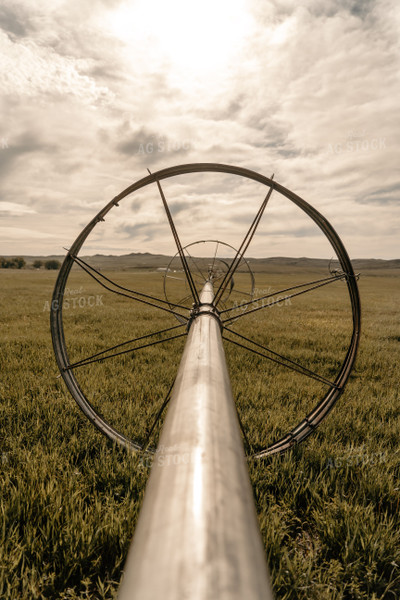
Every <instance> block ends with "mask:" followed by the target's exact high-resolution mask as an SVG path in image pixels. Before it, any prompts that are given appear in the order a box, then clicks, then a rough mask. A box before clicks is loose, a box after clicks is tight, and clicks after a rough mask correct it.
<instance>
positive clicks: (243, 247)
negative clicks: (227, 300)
mask: <svg viewBox="0 0 400 600" xmlns="http://www.w3.org/2000/svg"><path fill="white" fill-rule="evenodd" d="M273 177H274V176H273V175H272V177H271V179H273ZM273 189H274V188H273V186H271V187H270V189H269V190H268V193H267V195H266V196H265V198H264V200H263V202H262V204H261V206H260V208H259V209H258V211H257V214H256V216H255V217H254V220H253V222H252V224H251V225H250V228H249V230H248V232H247V233H246V235H245V237H244V240H243V242H242V243H241V245H240V248H239V250H238V251H237V253H236V256H235V258H234V259H233V261H232V262H231V264H230V266H229V269H228V271H227V273H226V274H225V277H224V279H223V280H222V283H221V284H220V286H219V288H218V290H217V292H216V294H215V298H214V302H215V306H217V305H218V302H219V301H220V299H221V296H222V294H223V293H224V291H225V289H226V287H227V285H228V284H229V282H230V280H231V279H232V277H233V276H234V274H235V271H236V269H237V268H238V266H239V264H240V261H241V260H242V258H243V256H244V254H245V252H246V250H247V248H248V247H249V245H250V242H251V240H252V239H253V237H254V234H255V232H256V231H257V228H258V225H259V224H260V221H261V217H262V216H263V214H264V211H265V207H266V206H267V204H268V200H269V199H270V197H271V194H272V191H273Z"/></svg>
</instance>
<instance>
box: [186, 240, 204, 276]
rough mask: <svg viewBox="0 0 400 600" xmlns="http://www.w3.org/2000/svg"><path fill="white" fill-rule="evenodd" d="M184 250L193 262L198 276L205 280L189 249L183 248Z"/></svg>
mask: <svg viewBox="0 0 400 600" xmlns="http://www.w3.org/2000/svg"><path fill="white" fill-rule="evenodd" d="M185 251H186V253H187V255H188V256H189V258H190V260H191V261H192V263H193V264H194V266H195V267H196V269H197V270H198V272H199V274H200V277H201V278H202V280H203V281H204V282H206V281H207V279H206V277H204V275H203V272H202V271H201V269H200V267H199V265H198V264H197V262H196V261H195V260H194V258H193V256H192V255H191V254H190V253H189V250H188V249H187V248H185Z"/></svg>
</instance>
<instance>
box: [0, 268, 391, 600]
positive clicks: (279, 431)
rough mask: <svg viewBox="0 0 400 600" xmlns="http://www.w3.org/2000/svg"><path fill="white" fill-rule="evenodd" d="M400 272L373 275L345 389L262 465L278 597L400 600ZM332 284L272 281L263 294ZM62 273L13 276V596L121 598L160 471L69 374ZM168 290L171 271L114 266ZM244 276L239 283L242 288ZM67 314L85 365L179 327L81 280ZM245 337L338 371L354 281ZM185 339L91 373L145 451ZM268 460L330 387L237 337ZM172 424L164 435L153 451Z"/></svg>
mask: <svg viewBox="0 0 400 600" xmlns="http://www.w3.org/2000/svg"><path fill="white" fill-rule="evenodd" d="M396 273H398V272H397V271H396V270H390V271H389V270H388V271H379V272H378V271H376V272H374V271H370V272H366V273H363V274H362V276H361V278H360V282H359V287H360V293H361V301H362V311H363V313H362V317H363V325H362V339H361V346H360V351H359V355H358V358H357V362H356V366H355V369H354V370H353V373H352V376H351V378H350V381H349V383H348V385H347V388H346V390H345V393H344V395H343V396H342V397H341V399H340V400H339V402H338V404H337V406H336V407H335V409H334V410H333V412H332V413H331V414H330V415H329V416H328V417H327V419H326V421H325V422H324V423H323V425H322V426H321V427H320V428H319V430H318V431H317V432H316V433H315V434H314V435H313V436H311V437H309V438H308V439H307V440H306V441H305V442H304V443H303V444H301V445H300V446H298V447H296V448H295V449H293V450H292V451H290V453H288V454H286V455H284V456H281V457H279V456H278V457H274V458H271V459H267V460H263V461H254V460H251V459H249V471H250V477H251V482H252V485H253V490H254V497H255V502H256V507H257V512H258V517H259V523H260V528H261V532H262V536H263V540H264V543H265V549H266V556H267V560H268V563H269V567H270V572H271V576H272V583H273V588H274V593H275V597H276V598H277V600H289V599H290V600H295V599H304V600H305V599H307V600H309V599H315V600H325V599H326V600H328V599H334V600H341V599H346V600H347V599H349V600H350V599H351V600H353V599H354V600H356V599H357V600H358V599H365V600H378V599H388V600H389V599H390V600H391V599H393V600H396V599H397V598H399V597H400V518H399V500H400V481H399V457H400V452H399V425H400V418H399V417H400V409H399V391H398V389H399V369H398V362H399V361H398V359H399V345H400V320H399V313H398V297H399V288H400V277H399V274H396ZM324 275H326V273H325V272H323V273H322V275H321V271H319V272H317V271H314V272H312V271H311V270H310V272H306V271H305V270H304V269H303V270H299V271H298V272H296V271H293V270H292V271H291V272H290V273H289V272H285V270H282V272H279V270H275V271H274V272H271V273H257V279H256V286H257V293H258V295H262V293H264V292H263V290H269V291H271V290H272V292H274V291H277V292H278V291H279V290H281V289H283V288H284V287H285V286H287V285H293V284H295V283H298V282H301V281H307V280H312V279H315V278H317V277H318V276H324ZM55 277H56V273H54V272H45V271H30V270H21V271H14V270H13V271H9V270H7V271H6V270H2V271H0V289H1V312H0V319H1V332H2V336H1V349H0V352H1V354H0V364H1V383H0V419H1V426H0V431H1V446H0V469H1V477H0V486H1V497H0V506H1V517H2V518H1V527H2V528H1V545H0V597H1V598H5V599H15V600H31V599H40V600H41V599H54V600H58V599H60V600H61V599H65V600H66V599H70V600H78V599H81V600H83V599H89V598H90V599H99V600H100V599H111V598H115V597H116V591H117V589H118V584H119V580H120V577H121V572H122V568H123V564H124V560H125V557H126V554H127V551H128V548H129V545H130V541H131V538H132V535H133V531H134V528H135V523H136V520H137V517H138V513H139V510H140V503H141V500H142V497H143V493H144V489H145V484H146V480H147V477H148V474H149V468H148V467H147V466H146V464H144V462H143V460H142V458H141V456H139V455H137V454H131V453H128V452H126V451H124V450H122V449H119V448H118V447H116V446H115V445H113V444H112V443H111V442H109V441H108V440H106V439H105V438H104V437H103V436H102V435H101V434H100V433H99V432H98V431H97V430H96V429H95V428H94V427H93V426H92V425H91V424H90V423H89V422H88V421H87V420H86V419H85V417H84V416H83V414H82V413H81V411H80V410H79V409H78V407H77V406H76V404H75V402H74V401H73V399H72V398H71V396H70V395H69V393H68V391H67V390H66V388H65V385H64V382H63V381H62V379H60V378H57V375H58V371H57V366H56V363H55V359H54V355H53V350H52V345H51V337H50V330H49V308H50V301H51V294H52V289H53V287H54V282H55ZM112 277H113V279H117V280H118V281H119V282H121V283H123V284H125V285H128V286H129V285H130V286H133V287H135V289H142V290H147V291H148V292H149V293H154V294H157V295H159V296H162V281H161V275H160V274H159V273H150V272H141V273H135V272H123V273H122V272H121V273H115V272H113V273H112ZM240 283H241V282H240V276H238V280H237V285H238V286H240ZM66 299H68V307H66V308H65V310H64V314H65V329H66V340H67V344H68V348H69V351H70V358H71V359H72V360H79V359H81V358H82V357H85V356H89V355H91V354H94V353H95V352H97V351H100V350H101V349H103V348H104V347H106V346H111V345H113V344H117V343H120V342H122V341H124V340H126V339H129V338H133V337H137V336H139V335H145V334H146V333H148V332H151V331H154V330H156V329H160V328H161V327H168V326H172V325H174V324H176V321H175V320H174V317H173V316H169V315H164V313H161V312H156V311H155V310H154V309H152V308H149V307H144V306H142V305H136V304H135V303H132V302H130V301H129V300H127V299H125V298H121V297H115V296H114V295H113V294H111V293H110V292H106V291H105V290H103V289H102V288H100V287H99V286H98V284H97V283H96V282H94V281H92V280H90V279H89V278H88V277H87V276H86V275H85V274H84V273H82V272H81V271H79V270H74V271H73V272H72V274H71V280H70V282H69V289H68V294H67V296H66ZM232 327H233V328H234V329H235V330H236V331H238V332H240V333H242V334H243V335H247V336H249V337H252V338H253V339H255V340H256V341H258V342H260V343H263V344H267V345H269V346H270V347H271V348H273V349H274V350H276V351H277V352H281V353H283V354H286V355H287V356H290V357H291V358H292V359H293V360H296V361H299V362H302V363H304V364H306V365H307V366H308V367H309V368H311V369H313V370H315V371H318V372H319V373H321V374H323V375H324V376H325V377H328V378H329V377H333V376H334V374H335V372H336V371H337V369H338V367H339V366H340V364H341V361H342V360H343V358H344V355H345V352H346V348H347V346H346V340H347V339H348V334H349V331H350V328H351V319H350V312H349V307H348V302H347V299H346V294H345V284H343V283H341V282H338V283H336V282H335V283H334V284H332V285H331V286H327V287H326V288H322V289H321V290H319V291H316V292H313V293H310V294H306V295H304V296H300V297H299V298H293V299H292V300H291V301H290V302H286V303H285V302H281V303H280V305H278V306H275V307H274V308H272V307H271V308H265V309H263V310H262V311H259V312H258V313H254V314H253V315H252V316H250V315H248V316H245V317H243V319H240V320H238V321H237V322H236V323H234V324H233V326H232ZM183 345H184V339H179V340H176V341H173V342H167V343H165V344H160V345H158V346H155V347H151V348H148V349H145V350H143V351H140V353H139V352H138V353H136V354H135V355H134V356H132V355H131V354H126V355H123V356H121V357H116V358H113V359H110V360H108V361H104V362H102V363H95V364H93V365H89V366H87V367H82V368H80V369H76V371H79V373H77V377H78V376H79V382H80V384H81V386H82V389H84V391H85V392H86V393H87V396H88V398H89V399H90V401H91V402H92V403H93V405H94V406H95V407H96V408H97V409H98V410H99V411H100V412H101V413H102V414H103V415H104V416H105V418H106V419H108V420H109V421H110V422H111V423H112V424H113V425H114V426H115V427H116V428H118V429H120V430H121V431H122V432H123V433H125V434H126V435H127V436H130V437H134V438H135V439H137V440H139V441H143V440H144V439H145V438H146V433H147V430H148V427H149V423H150V422H151V420H152V416H153V415H154V414H155V412H156V411H157V408H158V407H159V406H160V405H161V403H162V401H163V398H164V397H165V394H166V393H167V391H168V389H169V386H170V385H171V383H172V382H173V379H174V376H175V373H176V369H177V366H178V364H179V359H180V356H181V353H182V348H183ZM226 354H227V361H228V367H229V370H230V373H231V378H232V388H233V392H234V396H235V398H237V406H238V411H239V414H240V417H241V420H242V422H243V426H244V429H245V430H246V432H247V437H248V442H249V444H250V446H251V448H252V450H259V449H262V448H264V447H266V446H267V445H269V444H270V443H271V442H272V441H273V440H275V439H277V438H278V437H279V436H280V435H283V434H284V433H286V432H287V431H288V430H289V429H290V428H291V427H293V426H294V425H296V424H297V423H298V422H299V421H300V420H301V419H302V418H303V417H304V415H305V413H306V412H307V411H308V410H309V409H310V408H311V407H313V406H314V405H315V404H316V402H317V401H318V399H319V398H320V397H321V396H322V393H323V390H324V388H323V385H322V384H320V383H319V382H315V381H313V380H311V379H307V378H304V376H303V375H299V374H296V373H293V372H292V371H288V370H287V369H284V368H282V367H280V366H279V365H275V364H273V363H269V362H268V361H265V360H264V359H262V358H260V357H257V356H255V355H253V354H250V353H248V352H246V351H245V350H240V349H238V348H237V347H235V346H232V345H230V344H227V345H226ZM160 427H161V422H160V424H159V425H158V427H157V428H156V435H155V437H154V439H153V444H155V443H156V441H157V435H158V432H159V430H160Z"/></svg>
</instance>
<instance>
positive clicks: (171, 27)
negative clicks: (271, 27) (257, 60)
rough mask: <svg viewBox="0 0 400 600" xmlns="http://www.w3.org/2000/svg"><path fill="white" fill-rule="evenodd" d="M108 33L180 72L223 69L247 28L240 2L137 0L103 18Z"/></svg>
mask: <svg viewBox="0 0 400 600" xmlns="http://www.w3.org/2000/svg"><path fill="white" fill-rule="evenodd" d="M108 25H109V27H110V28H111V31H112V33H113V35H115V36H116V37H117V38H119V39H120V40H122V41H124V42H125V43H127V44H129V45H133V46H136V47H138V44H141V45H142V47H141V50H142V51H143V50H144V49H145V48H149V56H154V53H157V55H158V56H159V57H161V58H162V59H163V60H164V61H165V63H166V64H167V65H168V66H169V67H170V68H171V69H173V70H174V69H175V70H178V71H181V72H183V74H190V73H192V74H195V75H201V74H202V73H210V72H212V71H214V70H218V69H221V68H223V67H225V66H226V65H227V64H228V63H229V62H230V61H231V60H234V57H235V54H236V53H237V52H238V51H240V49H241V46H242V44H243V43H244V41H245V39H246V37H247V36H248V35H249V34H250V32H251V29H252V17H251V15H250V13H249V11H248V10H247V7H246V0H218V1H215V0H202V2H193V1H192V2H190V1H188V0H169V1H168V2H165V1H163V0H137V1H135V2H134V1H132V0H131V1H127V2H125V3H123V4H121V5H120V6H119V8H118V9H117V10H116V11H114V12H113V13H112V14H111V15H110V18H109V19H108Z"/></svg>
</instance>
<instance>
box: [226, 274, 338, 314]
mask: <svg viewBox="0 0 400 600" xmlns="http://www.w3.org/2000/svg"><path fill="white" fill-rule="evenodd" d="M345 278H346V274H345V273H344V274H343V275H339V276H337V277H336V276H335V277H326V278H325V279H320V280H317V281H321V282H322V283H318V284H317V285H312V286H311V287H309V288H307V289H306V290H301V291H300V292H295V293H294V294H289V295H288V296H285V297H284V298H279V299H278V300H274V301H273V302H268V303H267V304H264V303H263V305H262V306H257V307H256V308H252V309H251V310H248V311H246V312H242V314H241V315H236V316H235V317H229V318H228V319H225V320H223V321H222V323H229V322H230V321H233V320H234V319H238V318H241V317H244V316H247V315H250V314H252V313H254V312H256V311H258V310H262V309H263V308H271V306H274V305H275V304H279V302H282V301H283V300H289V299H290V298H294V297H295V296H301V295H302V294H307V293H308V292H311V291H312V290H316V289H317V288H320V287H323V286H325V285H329V284H330V283H333V282H334V281H340V280H342V279H345ZM311 283H316V282H309V283H303V284H300V285H294V286H292V287H290V288H287V289H286V290H282V291H281V292H274V293H273V294H267V295H266V296H262V297H261V298H255V299H254V300H251V302H248V303H247V304H242V305H241V307H240V308H241V309H243V308H245V307H246V306H251V305H252V304H254V303H255V302H260V300H265V299H267V298H271V297H273V296H276V295H277V294H281V293H283V292H285V291H289V290H293V289H295V288H299V287H304V286H305V285H310V284H311ZM236 309H237V307H236V306H232V307H231V308H228V309H227V310H226V311H221V313H224V312H228V311H230V310H236Z"/></svg>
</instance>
